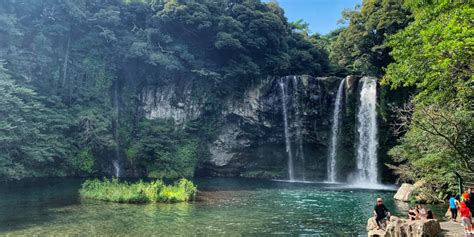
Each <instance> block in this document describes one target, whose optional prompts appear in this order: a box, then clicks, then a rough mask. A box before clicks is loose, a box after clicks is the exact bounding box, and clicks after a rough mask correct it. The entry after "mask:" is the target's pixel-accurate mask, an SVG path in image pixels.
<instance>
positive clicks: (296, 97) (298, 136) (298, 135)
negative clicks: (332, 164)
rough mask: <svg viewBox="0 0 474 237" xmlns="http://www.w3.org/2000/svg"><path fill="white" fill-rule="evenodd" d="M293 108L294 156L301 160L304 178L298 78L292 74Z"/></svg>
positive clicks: (304, 178) (303, 176) (304, 176)
mask: <svg viewBox="0 0 474 237" xmlns="http://www.w3.org/2000/svg"><path fill="white" fill-rule="evenodd" d="M293 108H294V112H295V122H296V126H295V127H296V139H297V143H298V147H297V150H296V151H297V153H296V156H297V157H298V158H299V159H300V160H301V176H302V177H301V178H302V179H303V181H304V180H306V173H305V158H304V151H303V132H302V129H303V121H302V120H301V109H300V96H299V92H298V78H297V77H296V76H293Z"/></svg>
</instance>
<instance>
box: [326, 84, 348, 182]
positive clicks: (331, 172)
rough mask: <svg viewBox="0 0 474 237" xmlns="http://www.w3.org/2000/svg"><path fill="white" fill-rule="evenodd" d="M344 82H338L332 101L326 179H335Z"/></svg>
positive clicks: (330, 180) (333, 180)
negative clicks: (334, 100) (334, 99)
mask: <svg viewBox="0 0 474 237" xmlns="http://www.w3.org/2000/svg"><path fill="white" fill-rule="evenodd" d="M344 84H345V79H342V80H341V82H340V83H339V87H338V89H337V94H336V102H335V103H334V110H333V115H332V118H333V119H332V126H331V143H330V147H329V157H328V164H327V166H328V167H327V174H328V176H327V181H329V182H336V180H337V171H336V156H337V145H338V140H339V139H338V138H339V126H340V117H341V112H342V103H341V102H342V99H343V95H344Z"/></svg>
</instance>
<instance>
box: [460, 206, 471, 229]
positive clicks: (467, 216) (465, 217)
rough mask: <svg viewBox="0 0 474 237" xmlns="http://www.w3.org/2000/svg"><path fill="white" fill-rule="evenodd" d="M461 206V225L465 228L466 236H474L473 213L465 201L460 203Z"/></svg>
mask: <svg viewBox="0 0 474 237" xmlns="http://www.w3.org/2000/svg"><path fill="white" fill-rule="evenodd" d="M459 206H460V208H459V210H460V213H461V224H462V226H463V227H464V234H465V235H466V236H468V235H470V234H472V224H471V212H470V211H469V208H468V207H467V206H466V203H465V202H464V201H462V202H460V203H459Z"/></svg>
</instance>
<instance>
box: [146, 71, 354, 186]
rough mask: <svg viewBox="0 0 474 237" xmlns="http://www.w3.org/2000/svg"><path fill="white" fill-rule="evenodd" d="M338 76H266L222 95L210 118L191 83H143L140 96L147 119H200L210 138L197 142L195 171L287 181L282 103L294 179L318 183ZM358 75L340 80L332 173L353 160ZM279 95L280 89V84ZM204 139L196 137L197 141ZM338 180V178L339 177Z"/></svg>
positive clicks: (323, 172) (347, 167)
mask: <svg viewBox="0 0 474 237" xmlns="http://www.w3.org/2000/svg"><path fill="white" fill-rule="evenodd" d="M340 80H342V78H338V77H317V78H315V77H311V76H286V77H281V78H280V77H269V78H267V79H266V80H263V81H262V82H261V83H259V84H257V85H254V86H252V87H251V88H249V89H248V90H247V91H246V92H245V94H244V95H243V96H242V97H241V98H237V99H228V100H227V101H224V102H223V103H222V104H223V106H222V107H221V108H220V109H219V110H218V111H213V113H216V114H217V116H216V117H217V119H214V120H213V119H209V118H207V116H209V115H208V113H206V104H207V102H206V99H208V98H206V96H205V95H204V94H200V95H196V94H195V93H193V85H192V83H189V84H188V85H185V86H180V87H177V86H175V85H166V86H146V87H144V89H143V90H142V95H141V100H142V102H143V103H142V104H143V110H144V111H145V115H146V118H147V119H152V120H156V119H158V120H159V119H171V120H174V122H175V124H176V126H177V127H178V129H179V127H182V126H186V124H187V123H188V122H190V121H193V120H200V121H201V122H202V121H204V122H206V121H208V122H212V123H213V124H208V125H210V127H211V128H212V129H213V136H211V138H210V139H209V141H206V142H204V144H203V146H204V147H205V150H207V152H205V153H203V154H201V157H199V164H198V166H197V175H201V176H246V177H267V178H268V177H271V178H288V159H289V154H288V152H287V148H286V147H287V146H286V145H285V123H284V119H283V106H282V103H283V101H285V102H286V107H287V120H288V122H287V125H288V136H289V141H290V144H289V145H290V148H291V153H292V154H291V155H292V157H293V161H294V164H293V167H294V169H295V171H294V172H295V175H296V177H295V178H296V179H305V180H324V179H325V178H326V167H327V165H326V162H327V153H328V147H329V142H330V133H331V131H330V127H331V126H330V125H331V123H332V121H331V119H332V110H333V106H334V100H335V93H336V91H337V87H338V84H339V82H340ZM358 81H359V78H356V77H347V79H346V85H345V100H344V111H343V113H344V115H343V117H342V120H343V121H342V124H343V125H342V128H341V134H342V136H341V143H340V144H339V146H338V151H339V152H338V154H339V155H338V157H337V159H338V160H340V161H343V162H339V164H340V165H339V166H338V171H339V173H345V174H348V173H350V172H351V171H353V169H354V165H355V161H353V157H354V146H355V143H354V142H355V135H356V134H355V133H356V131H355V120H354V119H355V118H354V114H355V113H356V105H357V100H358V98H357V90H358V86H357V84H358ZM281 83H283V85H284V88H285V93H286V96H287V98H286V99H285V98H284V96H283V94H282V87H281V86H282V84H281ZM203 140H204V139H203ZM343 179H344V178H343Z"/></svg>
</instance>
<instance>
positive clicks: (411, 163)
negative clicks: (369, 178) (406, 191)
mask: <svg viewBox="0 0 474 237" xmlns="http://www.w3.org/2000/svg"><path fill="white" fill-rule="evenodd" d="M407 6H408V7H410V10H411V11H412V12H413V13H414V17H415V20H414V21H413V22H412V23H411V24H409V25H408V26H407V27H406V28H405V29H403V30H402V31H400V32H399V33H397V34H395V35H393V36H391V37H389V41H388V45H389V46H390V47H392V48H393V50H392V52H391V55H392V56H393V58H394V60H395V62H394V63H392V64H390V65H389V66H388V69H387V75H386V76H385V78H384V83H386V84H389V85H391V87H392V88H400V87H415V88H416V94H415V95H414V98H413V99H412V100H411V103H412V106H409V107H405V108H402V109H398V111H401V113H399V116H398V117H399V119H400V121H401V124H402V125H403V126H402V127H403V128H404V129H405V130H404V132H405V131H406V134H405V135H404V136H403V137H402V138H401V140H400V144H399V145H398V146H396V147H394V148H393V149H392V150H391V151H390V154H391V155H392V156H393V157H394V161H395V162H396V163H397V164H398V166H392V168H394V169H395V170H396V171H397V173H399V174H400V175H401V178H402V179H406V180H409V181H416V180H420V179H421V180H424V181H426V183H425V186H424V188H425V191H426V193H427V194H429V195H430V196H431V199H433V200H436V201H439V200H442V199H443V198H444V196H443V194H445V192H446V191H449V190H452V191H454V183H455V177H454V175H453V172H454V171H457V172H460V173H466V172H473V171H474V170H473V164H474V159H473V155H474V150H473V148H472V143H473V141H474V138H473V134H474V133H473V132H474V131H473V129H474V120H473V107H472V105H473V104H472V99H473V95H474V87H473V82H474V80H473V79H474V77H473V63H472V62H474V57H473V54H472V52H473V49H474V48H473V47H474V44H473V42H474V41H473V35H474V30H473V29H474V22H473V21H472V19H473V17H474V8H473V4H472V3H464V2H461V1H459V2H457V1H456V2H452V1H447V0H446V1H436V2H432V1H409V2H408V3H407Z"/></svg>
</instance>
